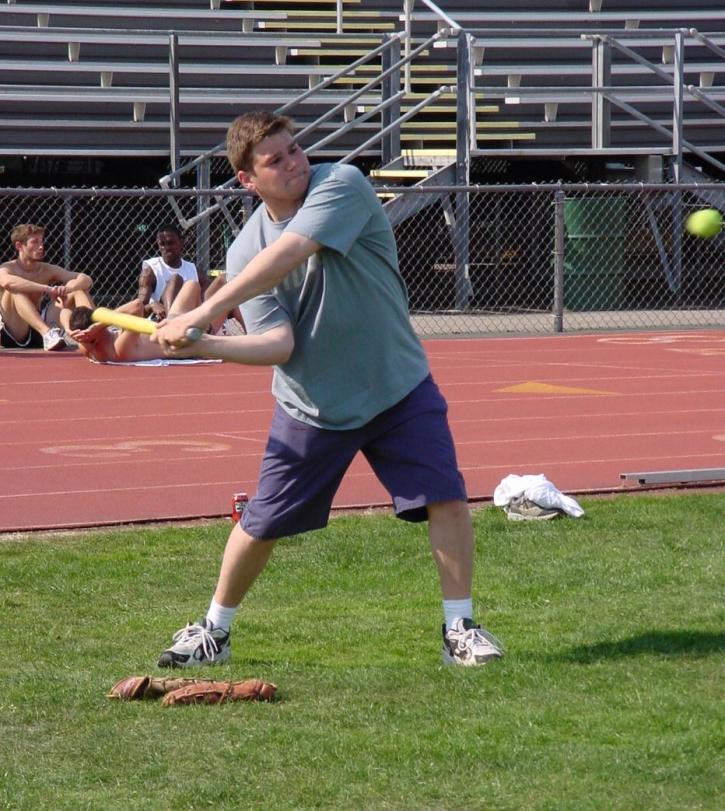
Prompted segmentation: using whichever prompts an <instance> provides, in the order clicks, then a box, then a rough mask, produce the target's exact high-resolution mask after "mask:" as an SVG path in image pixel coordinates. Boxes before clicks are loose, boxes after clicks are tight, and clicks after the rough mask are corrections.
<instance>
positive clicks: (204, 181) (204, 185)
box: [196, 158, 211, 276]
mask: <svg viewBox="0 0 725 811" xmlns="http://www.w3.org/2000/svg"><path fill="white" fill-rule="evenodd" d="M210 186H211V165H210V160H209V158H205V159H204V160H203V161H201V162H200V163H198V164H197V166H196V188H197V189H200V190H201V189H208V188H209V187H210ZM208 205H209V196H208V195H206V194H199V195H198V196H197V198H196V213H197V214H201V212H202V211H205V210H206V208H207V206H208ZM209 264H210V263H209V217H202V218H201V219H200V220H199V222H198V223H197V224H196V269H197V270H198V271H199V273H202V274H203V275H204V276H206V275H207V274H208V273H209Z"/></svg>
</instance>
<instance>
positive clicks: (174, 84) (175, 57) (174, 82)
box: [169, 33, 181, 186]
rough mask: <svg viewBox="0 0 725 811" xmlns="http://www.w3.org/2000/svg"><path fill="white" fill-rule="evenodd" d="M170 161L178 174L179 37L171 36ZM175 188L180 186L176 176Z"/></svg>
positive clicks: (179, 159) (179, 158) (179, 147)
mask: <svg viewBox="0 0 725 811" xmlns="http://www.w3.org/2000/svg"><path fill="white" fill-rule="evenodd" d="M169 159H170V161H171V172H172V174H173V173H174V172H176V170H177V169H178V168H179V165H180V163H181V146H180V133H179V37H178V36H177V35H176V34H174V33H171V34H169ZM172 185H173V186H178V185H179V183H178V179H177V178H176V176H174V179H173V182H172Z"/></svg>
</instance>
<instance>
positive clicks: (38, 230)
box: [10, 222, 45, 248]
mask: <svg viewBox="0 0 725 811" xmlns="http://www.w3.org/2000/svg"><path fill="white" fill-rule="evenodd" d="M44 233H45V226H44V225H34V224H33V223H31V222H26V223H22V224H21V225H16V226H15V228H13V230H12V231H11V232H10V242H11V243H12V245H13V248H14V247H15V243H16V242H22V243H23V245H25V243H26V242H27V241H28V240H29V239H30V237H32V236H33V234H44Z"/></svg>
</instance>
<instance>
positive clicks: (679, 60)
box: [669, 31, 685, 297]
mask: <svg viewBox="0 0 725 811" xmlns="http://www.w3.org/2000/svg"><path fill="white" fill-rule="evenodd" d="M684 74H685V38H684V36H683V34H682V31H678V32H677V33H676V34H675V62H674V80H675V86H674V101H673V105H672V153H673V158H672V160H673V165H672V172H673V179H674V181H675V183H680V182H681V180H682V144H683V137H682V116H683V112H684V111H683V101H682V99H683V94H684V83H685V75H684ZM683 220H684V217H683V214H682V192H681V191H680V190H679V189H677V190H675V194H674V196H673V198H672V262H671V263H670V280H669V281H670V287H671V289H672V290H673V292H674V293H675V295H677V296H678V297H679V294H680V291H681V289H682V229H683Z"/></svg>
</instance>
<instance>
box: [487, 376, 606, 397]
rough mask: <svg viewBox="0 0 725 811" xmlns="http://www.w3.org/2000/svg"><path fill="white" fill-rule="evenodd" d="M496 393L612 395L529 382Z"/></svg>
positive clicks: (594, 390) (592, 390) (533, 381)
mask: <svg viewBox="0 0 725 811" xmlns="http://www.w3.org/2000/svg"><path fill="white" fill-rule="evenodd" d="M495 391H496V392H507V393H511V392H513V393H516V394H600V395H602V394H614V392H612V391H599V390H598V389H575V388H572V387H571V386H554V385H552V384H551V383H538V382H536V381H535V380H529V381H527V382H526V383H517V384H516V385H515V386H507V387H506V388H505V389H495Z"/></svg>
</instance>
